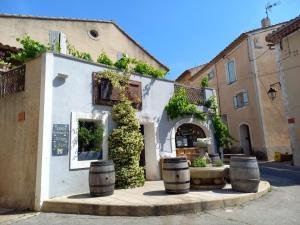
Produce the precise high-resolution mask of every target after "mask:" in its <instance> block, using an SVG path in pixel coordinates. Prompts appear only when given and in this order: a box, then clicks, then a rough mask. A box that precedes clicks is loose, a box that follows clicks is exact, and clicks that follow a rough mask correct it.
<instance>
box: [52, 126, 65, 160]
mask: <svg viewBox="0 0 300 225" xmlns="http://www.w3.org/2000/svg"><path fill="white" fill-rule="evenodd" d="M68 149H69V124H53V131H52V155H53V156H61V155H68Z"/></svg>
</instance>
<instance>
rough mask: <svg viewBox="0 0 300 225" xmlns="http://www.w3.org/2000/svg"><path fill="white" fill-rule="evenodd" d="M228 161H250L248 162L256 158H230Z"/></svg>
mask: <svg viewBox="0 0 300 225" xmlns="http://www.w3.org/2000/svg"><path fill="white" fill-rule="evenodd" d="M230 160H232V161H250V160H255V161H256V157H253V156H231V158H230Z"/></svg>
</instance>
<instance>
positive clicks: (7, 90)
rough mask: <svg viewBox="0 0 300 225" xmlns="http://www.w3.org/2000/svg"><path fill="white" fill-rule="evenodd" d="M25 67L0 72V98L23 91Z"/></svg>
mask: <svg viewBox="0 0 300 225" xmlns="http://www.w3.org/2000/svg"><path fill="white" fill-rule="evenodd" d="M25 72H26V65H22V66H19V67H16V68H14V69H11V70H8V71H5V72H0V98H4V97H7V96H10V95H13V94H15V93H17V92H21V91H24V90H25Z"/></svg>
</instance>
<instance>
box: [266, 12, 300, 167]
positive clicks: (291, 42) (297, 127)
mask: <svg viewBox="0 0 300 225" xmlns="http://www.w3.org/2000/svg"><path fill="white" fill-rule="evenodd" d="M266 40H267V41H268V42H270V43H271V47H272V46H273V45H275V48H276V54H277V65H278V71H279V73H278V74H279V79H280V83H281V93H282V96H281V95H280V94H278V93H277V92H278V89H276V88H274V89H273V90H274V92H275V91H276V92H275V94H276V96H274V97H275V98H279V99H280V98H282V99H283V103H284V104H283V105H284V109H285V115H286V122H287V123H288V127H289V133H290V139H291V143H292V150H293V159H294V164H295V165H298V166H300V104H299V99H298V96H300V89H299V84H300V77H299V75H300V16H298V17H297V18H295V19H293V20H291V21H290V22H288V23H287V24H286V25H284V26H281V27H279V28H278V29H277V30H276V31H275V32H273V33H272V34H270V35H268V36H267V37H266Z"/></svg>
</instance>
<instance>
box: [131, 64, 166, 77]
mask: <svg viewBox="0 0 300 225" xmlns="http://www.w3.org/2000/svg"><path fill="white" fill-rule="evenodd" d="M134 64H135V67H134V68H133V70H134V72H136V73H140V74H143V75H149V76H152V77H155V78H163V77H164V76H165V75H166V72H165V71H163V70H159V69H155V68H154V67H152V66H150V65H148V64H147V63H145V62H143V61H137V60H135V61H134Z"/></svg>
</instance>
